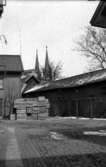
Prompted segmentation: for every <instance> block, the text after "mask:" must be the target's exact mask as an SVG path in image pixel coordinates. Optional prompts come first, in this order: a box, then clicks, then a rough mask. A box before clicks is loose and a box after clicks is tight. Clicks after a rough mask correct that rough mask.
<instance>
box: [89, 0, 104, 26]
mask: <svg viewBox="0 0 106 167" xmlns="http://www.w3.org/2000/svg"><path fill="white" fill-rule="evenodd" d="M90 23H91V25H92V26H96V27H101V28H106V1H100V2H99V5H98V6H97V8H96V11H95V13H94V15H93V17H92V19H91V21H90Z"/></svg>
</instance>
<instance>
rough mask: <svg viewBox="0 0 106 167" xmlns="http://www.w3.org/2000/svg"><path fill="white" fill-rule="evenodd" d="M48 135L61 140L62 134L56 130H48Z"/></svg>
mask: <svg viewBox="0 0 106 167" xmlns="http://www.w3.org/2000/svg"><path fill="white" fill-rule="evenodd" d="M50 136H51V138H52V139H54V140H63V139H64V136H63V135H62V134H59V133H57V132H50Z"/></svg>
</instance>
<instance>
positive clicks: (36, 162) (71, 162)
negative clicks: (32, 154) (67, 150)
mask: <svg viewBox="0 0 106 167" xmlns="http://www.w3.org/2000/svg"><path fill="white" fill-rule="evenodd" d="M4 162H5V161H0V167H6V166H5V163H4ZM22 162H23V167H70V166H71V167H105V166H106V154H104V153H99V154H84V155H74V156H71V155H67V156H56V157H55V156H54V157H41V158H30V159H23V160H22ZM6 164H8V167H17V164H18V160H14V161H12V160H11V161H7V162H6Z"/></svg>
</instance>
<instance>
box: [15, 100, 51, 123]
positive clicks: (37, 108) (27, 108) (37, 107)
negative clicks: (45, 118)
mask: <svg viewBox="0 0 106 167" xmlns="http://www.w3.org/2000/svg"><path fill="white" fill-rule="evenodd" d="M14 108H16V112H17V119H18V120H20V119H22V120H23V119H38V118H39V115H41V114H43V115H48V110H49V103H48V100H47V99H45V98H44V97H39V98H25V99H24V98H22V99H16V100H15V101H14ZM44 113H46V114H44Z"/></svg>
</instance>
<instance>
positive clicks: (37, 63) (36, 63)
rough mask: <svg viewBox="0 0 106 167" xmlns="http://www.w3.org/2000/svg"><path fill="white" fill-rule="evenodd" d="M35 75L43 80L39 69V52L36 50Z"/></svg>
mask: <svg viewBox="0 0 106 167" xmlns="http://www.w3.org/2000/svg"><path fill="white" fill-rule="evenodd" d="M35 73H36V74H37V77H38V79H39V80H40V79H41V72H40V67H39V60H38V50H37V49H36V62H35Z"/></svg>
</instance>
